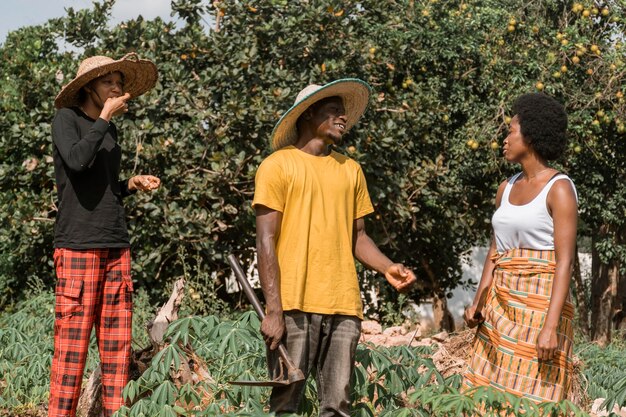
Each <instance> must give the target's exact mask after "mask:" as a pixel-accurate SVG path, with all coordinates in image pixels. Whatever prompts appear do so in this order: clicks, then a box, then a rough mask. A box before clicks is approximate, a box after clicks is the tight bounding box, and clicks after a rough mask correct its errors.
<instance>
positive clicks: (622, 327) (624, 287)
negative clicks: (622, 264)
mask: <svg viewBox="0 0 626 417" xmlns="http://www.w3.org/2000/svg"><path fill="white" fill-rule="evenodd" d="M619 244H620V245H622V246H623V245H625V244H626V227H624V228H623V229H622V230H621V233H620V234H619ZM624 269H626V268H619V269H618V271H617V273H618V274H619V275H618V279H617V299H616V300H615V314H614V315H613V326H614V328H615V330H618V331H621V332H624V333H623V335H624V336H625V337H626V273H624V272H623V270H624Z"/></svg>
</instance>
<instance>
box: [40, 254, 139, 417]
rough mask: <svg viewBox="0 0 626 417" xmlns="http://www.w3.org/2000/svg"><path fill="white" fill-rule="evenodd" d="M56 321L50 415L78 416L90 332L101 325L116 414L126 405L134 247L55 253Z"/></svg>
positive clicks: (107, 392)
mask: <svg viewBox="0 0 626 417" xmlns="http://www.w3.org/2000/svg"><path fill="white" fill-rule="evenodd" d="M54 266H55V269H56V276H57V285H56V307H55V313H56V318H55V322H54V356H53V358H52V371H51V377H50V402H49V404H48V416H49V417H74V416H75V415H76V406H77V405H78V397H79V395H80V391H81V383H82V380H83V372H84V369H85V361H86V359H87V349H88V346H89V338H90V335H91V329H92V328H93V326H94V324H95V326H96V337H97V340H98V350H99V352H100V364H101V368H102V403H103V404H102V405H103V408H104V415H105V416H107V417H108V416H111V415H113V413H114V412H115V411H117V410H118V409H119V408H120V406H121V405H122V404H123V401H122V390H123V389H124V386H125V385H126V383H127V382H128V372H129V364H130V355H131V335H132V328H131V324H132V307H133V305H132V304H133V302H132V291H133V283H132V280H131V277H130V249H128V248H121V249H88V250H73V249H63V248H57V249H55V250H54Z"/></svg>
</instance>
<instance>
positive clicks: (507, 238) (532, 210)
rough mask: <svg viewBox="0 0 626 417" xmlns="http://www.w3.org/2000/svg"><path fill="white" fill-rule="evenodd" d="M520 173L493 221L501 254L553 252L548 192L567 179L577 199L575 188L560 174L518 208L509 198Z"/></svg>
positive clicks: (504, 196) (507, 187)
mask: <svg viewBox="0 0 626 417" xmlns="http://www.w3.org/2000/svg"><path fill="white" fill-rule="evenodd" d="M521 174H522V173H521V172H520V173H518V174H516V175H514V176H513V177H511V179H510V180H509V182H508V184H507V185H506V188H505V189H504V193H503V194H502V201H501V202H500V207H499V208H498V209H497V210H496V212H495V213H494V214H493V217H492V218H491V224H492V225H493V232H494V235H495V238H496V248H497V250H498V253H502V252H505V251H507V250H509V249H514V248H525V249H535V250H554V222H553V221H552V216H551V215H550V213H549V212H548V205H547V202H546V199H547V198H548V193H549V192H550V189H551V188H552V185H553V184H554V183H555V182H556V181H558V180H561V179H565V180H567V181H569V182H570V183H571V184H572V188H573V189H574V194H575V195H576V200H578V195H577V194H576V187H575V186H574V183H573V182H572V180H571V179H570V178H569V177H568V176H567V175H564V174H557V175H555V176H554V177H553V178H552V179H550V181H548V183H547V184H546V185H545V186H544V187H543V189H542V190H541V192H540V193H539V194H538V195H537V196H536V197H535V198H534V199H533V200H532V201H531V202H529V203H528V204H524V205H521V206H518V205H514V204H511V202H510V201H509V195H510V194H511V188H512V187H513V184H515V181H517V179H518V178H519V177H520V175H521Z"/></svg>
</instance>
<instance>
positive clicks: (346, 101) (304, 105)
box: [271, 78, 370, 150]
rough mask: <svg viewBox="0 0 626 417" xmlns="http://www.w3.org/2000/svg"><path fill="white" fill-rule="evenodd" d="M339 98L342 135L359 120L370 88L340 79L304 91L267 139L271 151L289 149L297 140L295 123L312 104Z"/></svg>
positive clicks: (349, 80) (361, 83)
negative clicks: (343, 118)
mask: <svg viewBox="0 0 626 417" xmlns="http://www.w3.org/2000/svg"><path fill="white" fill-rule="evenodd" d="M335 96H337V97H341V98H342V100H343V106H344V108H345V109H346V119H347V121H346V132H347V131H348V130H349V129H350V128H351V127H352V126H354V125H355V124H356V122H357V121H358V120H359V119H360V118H361V116H362V115H363V113H364V112H365V109H366V108H367V104H368V102H369V97H370V86H369V85H368V84H367V83H366V82H365V81H362V80H359V79H357V78H342V79H340V80H336V81H333V82H331V83H328V84H326V85H323V86H322V85H317V84H311V85H309V86H307V87H305V88H304V89H303V90H302V91H300V93H298V96H297V97H296V101H295V103H294V104H293V106H291V108H290V109H289V110H287V111H286V112H285V114H283V115H282V117H281V118H280V120H279V121H278V123H276V126H274V130H273V131H272V135H271V143H272V149H273V150H278V149H280V148H284V147H285V146H289V145H293V144H294V143H296V141H297V140H298V129H297V127H296V122H297V121H298V118H299V117H300V115H302V113H304V111H305V110H306V109H308V108H309V107H310V106H311V105H312V104H313V103H316V102H318V101H320V100H323V99H325V98H328V97H335Z"/></svg>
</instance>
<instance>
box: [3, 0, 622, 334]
mask: <svg viewBox="0 0 626 417" xmlns="http://www.w3.org/2000/svg"><path fill="white" fill-rule="evenodd" d="M112 5H113V1H104V2H101V3H94V7H93V8H92V9H90V10H81V11H75V10H73V9H69V10H68V12H67V15H66V16H64V17H62V18H59V19H54V20H51V21H50V22H48V23H47V24H45V25H42V26H34V27H27V28H23V29H21V30H18V31H15V32H12V33H10V34H9V36H8V38H7V41H6V42H5V43H4V44H3V45H2V46H1V49H0V54H1V55H2V58H3V59H2V61H1V62H0V68H1V69H2V70H1V71H2V73H1V74H2V76H3V77H4V78H5V80H7V82H4V83H2V86H1V87H0V91H1V96H0V106H1V107H2V114H1V115H0V132H1V137H0V141H1V142H0V154H1V158H0V175H1V179H0V188H1V189H2V193H1V195H0V205H1V206H2V210H1V213H2V214H0V218H1V219H2V224H3V227H2V230H1V231H0V247H1V250H0V287H1V289H2V291H1V292H0V293H1V294H6V295H3V299H2V300H0V302H1V303H7V302H10V301H11V300H14V299H15V298H19V296H20V293H19V290H18V289H17V288H18V285H17V283H18V282H21V281H24V280H27V281H28V280H33V279H35V277H37V279H43V280H44V281H45V282H47V283H50V282H51V281H52V273H51V262H50V258H51V253H52V251H51V236H52V225H53V219H54V215H55V212H56V207H55V205H54V202H55V194H54V186H53V172H52V164H51V158H50V156H51V142H50V133H49V132H50V121H51V119H52V117H53V108H52V100H53V98H54V96H55V94H56V93H57V92H58V91H59V89H60V87H61V85H62V84H63V83H65V82H67V81H68V80H69V79H70V78H71V77H73V74H74V73H75V70H76V68H77V64H78V61H79V60H80V59H82V57H84V56H86V55H93V54H106V55H109V56H114V57H119V56H122V55H123V54H125V53H127V52H130V51H136V52H138V54H139V55H140V56H142V57H145V58H149V59H153V60H154V61H155V62H156V63H157V64H158V67H159V73H160V78H159V82H158V83H157V86H156V88H155V89H154V90H152V91H151V92H150V93H149V94H146V95H145V96H143V97H141V98H139V99H138V100H135V101H134V102H133V103H132V104H131V109H130V111H129V115H128V117H125V118H124V119H123V120H119V121H117V124H118V127H119V130H120V137H121V142H122V147H123V149H124V151H125V159H124V161H123V166H124V174H125V175H130V174H132V173H139V172H144V173H152V174H155V175H158V176H160V177H161V179H162V184H163V185H162V188H161V190H160V191H159V192H157V193H155V194H150V195H137V196H135V197H131V198H130V199H127V201H126V202H125V204H126V207H127V214H128V219H129V227H130V232H131V239H132V245H133V254H134V276H135V279H136V280H138V281H139V282H140V283H141V284H143V285H145V286H146V287H148V288H150V289H151V290H152V292H153V294H154V295H158V294H161V293H162V292H163V288H164V287H165V286H166V285H167V284H168V281H169V280H170V279H171V277H175V276H178V275H181V274H187V275H188V276H190V277H191V285H192V287H194V288H195V289H196V290H197V291H198V293H199V294H201V296H202V297H201V300H202V299H205V298H206V297H209V295H210V294H213V292H214V290H215V288H216V287H217V288H218V291H219V283H221V282H222V280H223V277H224V275H225V274H226V273H227V271H226V263H225V262H224V256H225V255H226V254H227V253H230V252H236V253H238V254H240V255H242V256H244V257H246V258H248V259H251V258H252V252H253V247H254V213H253V211H252V210H251V208H250V202H251V199H252V194H253V192H254V189H253V179H254V174H255V172H256V167H257V166H258V164H259V163H260V161H261V160H262V159H263V158H264V157H266V156H267V155H268V154H269V152H270V149H269V140H268V139H269V134H270V132H271V129H272V127H273V125H274V124H275V122H276V121H277V120H278V118H279V116H280V114H282V112H284V111H285V110H286V109H287V108H289V106H290V105H291V104H292V103H293V100H294V98H295V96H296V94H297V92H298V91H299V90H300V89H302V88H303V87H305V86H306V85H307V84H310V83H318V84H322V83H325V82H328V81H331V80H334V79H337V78H343V77H358V78H361V79H364V80H365V81H367V82H368V83H370V85H371V86H372V87H373V98H372V100H371V102H370V106H369V109H368V110H367V112H366V114H365V116H364V117H363V119H362V120H361V122H360V123H359V124H358V125H357V126H356V127H355V129H353V131H352V132H351V133H350V134H349V135H348V137H347V138H346V141H345V146H344V147H343V148H342V149H341V151H342V152H344V153H346V154H347V155H349V156H351V157H353V158H354V159H356V160H357V161H358V162H360V163H361V165H362V166H363V169H364V172H365V175H366V178H367V181H368V187H369V190H370V194H371V196H372V199H373V202H374V205H375V208H376V214H375V215H374V216H370V218H368V219H367V223H366V225H367V226H366V227H367V228H368V230H369V231H370V233H371V234H372V235H373V236H374V239H375V240H376V241H377V242H378V243H379V244H380V246H381V247H382V249H383V250H384V251H385V252H387V253H388V254H389V255H390V256H391V257H392V258H394V259H397V260H399V261H403V262H405V263H406V264H408V265H409V266H411V267H413V268H415V270H416V272H417V274H418V276H419V277H420V281H421V282H422V283H423V285H421V286H420V288H419V289H418V290H416V291H415V292H414V293H413V295H412V296H413V298H414V299H416V300H421V299H424V298H431V297H432V298H433V300H434V303H435V305H436V306H437V310H438V311H439V312H440V314H439V317H440V318H441V319H440V324H441V325H443V326H444V327H446V326H447V327H450V326H451V324H452V323H451V320H449V318H448V319H446V315H445V314H444V312H445V308H446V303H445V300H446V297H447V295H448V294H449V292H450V290H451V289H452V288H454V287H455V286H458V285H465V284H469V283H463V282H462V281H461V274H460V261H461V259H462V258H463V256H464V254H466V253H467V251H468V250H469V249H470V248H471V247H472V246H473V245H475V244H477V243H482V242H484V241H485V240H486V239H487V238H488V236H489V231H490V216H491V213H492V212H493V208H494V207H493V198H494V195H495V190H496V187H497V185H498V184H499V183H500V182H501V181H503V180H504V179H505V178H506V177H507V176H508V175H510V174H511V173H513V172H514V171H515V167H512V166H508V165H504V164H503V162H502V158H501V156H500V146H501V140H502V138H503V136H504V134H505V132H506V129H507V123H508V121H509V118H510V117H512V116H513V115H512V114H510V110H509V109H510V106H511V104H512V101H513V100H514V99H515V97H517V96H518V95H520V94H522V93H525V92H532V91H545V92H546V93H548V94H551V95H553V96H555V97H556V98H557V99H559V100H560V101H561V102H563V103H564V104H565V105H566V107H567V110H568V113H569V117H570V139H571V140H570V147H569V150H568V153H567V155H566V156H565V157H564V158H563V159H562V160H561V161H558V166H559V167H560V168H562V169H564V170H565V171H567V172H568V173H569V174H570V175H571V176H572V177H573V179H574V181H575V183H576V184H577V187H578V192H579V196H580V210H581V211H580V213H581V219H582V223H583V226H584V227H581V231H582V233H583V234H584V235H586V236H590V237H592V245H591V246H592V249H593V253H594V272H595V273H594V285H593V286H592V290H593V291H594V293H593V294H592V295H593V296H592V297H590V298H588V299H587V301H585V299H584V297H581V300H582V301H583V306H585V305H586V304H589V303H590V301H588V300H594V301H596V304H590V305H589V306H590V307H591V311H592V314H593V320H594V323H601V325H598V326H594V331H595V333H594V337H596V338H599V339H602V338H603V339H605V340H606V339H607V338H608V337H609V336H610V329H611V319H612V317H613V315H614V313H615V312H616V311H617V310H619V309H620V303H623V300H620V299H619V298H618V295H619V294H623V293H625V291H624V290H622V291H621V292H620V291H619V290H618V288H619V285H622V283H623V281H624V271H623V265H624V261H625V260H626V251H625V249H624V235H625V233H624V229H625V226H624V214H625V213H624V209H625V207H626V204H625V203H626V201H625V199H626V195H625V192H624V187H623V185H622V182H623V180H622V179H623V178H624V161H626V155H625V153H626V149H625V145H624V143H625V140H624V136H623V133H624V117H625V116H624V103H623V92H622V84H623V81H624V71H625V67H624V57H623V49H622V45H621V43H622V39H623V33H624V30H623V29H624V19H623V16H624V12H625V8H626V6H625V5H624V4H623V2H621V1H607V2H605V3H594V2H591V1H586V2H580V3H574V2H569V1H557V0H547V1H543V2H528V3H522V2H519V1H513V0H506V1H495V0H470V1H462V0H421V1H413V0H404V1H394V2H379V1H374V0H364V1H360V2H358V3H348V2H340V1H318V0H315V1H309V2H306V3H303V2H288V1H284V0H264V1H248V0H241V1H228V2H226V1H223V2H220V1H217V2H209V1H206V0H205V1H201V0H177V1H173V2H172V8H173V12H174V14H176V15H177V16H179V17H180V18H181V19H182V21H183V23H182V24H179V25H174V24H172V23H166V22H164V21H162V20H161V19H155V20H150V21H146V20H144V19H142V18H141V17H138V18H137V19H133V20H130V21H127V22H123V23H121V24H119V25H116V26H110V25H109V23H108V21H109V17H110V10H111V7H112ZM207 21H208V22H210V23H211V24H210V27H207V25H206V22H207ZM57 40H62V41H64V42H66V43H67V44H69V45H70V46H72V47H73V48H74V49H77V51H76V52H70V51H67V50H59V47H58V44H57ZM620 265H622V270H621V271H620ZM363 274H364V273H363ZM364 276H365V275H364ZM620 277H621V280H620ZM216 283H217V285H216ZM364 283H365V285H367V286H372V287H374V288H375V289H376V290H377V291H378V295H379V298H382V299H383V300H392V301H393V300H395V297H396V296H395V294H393V293H392V292H391V291H390V290H389V289H388V287H387V286H384V285H381V281H380V279H379V278H376V279H374V280H371V279H369V278H368V279H364ZM618 284H619V285H618ZM622 288H623V286H622ZM220 296H221V297H222V298H224V297H225V295H224V294H222V293H220ZM600 300H603V301H602V302H599V301H600ZM205 307H206V306H205ZM585 320H588V317H587V316H586V315H583V322H585Z"/></svg>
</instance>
